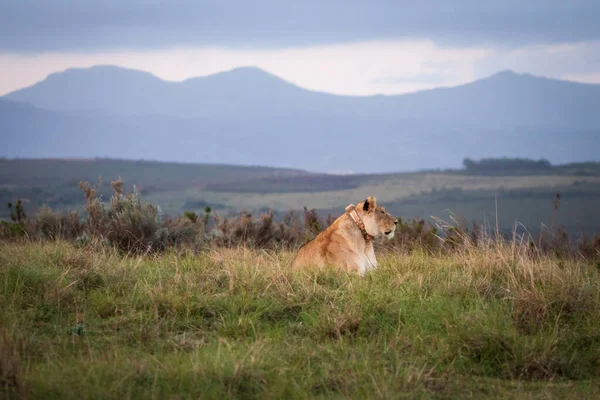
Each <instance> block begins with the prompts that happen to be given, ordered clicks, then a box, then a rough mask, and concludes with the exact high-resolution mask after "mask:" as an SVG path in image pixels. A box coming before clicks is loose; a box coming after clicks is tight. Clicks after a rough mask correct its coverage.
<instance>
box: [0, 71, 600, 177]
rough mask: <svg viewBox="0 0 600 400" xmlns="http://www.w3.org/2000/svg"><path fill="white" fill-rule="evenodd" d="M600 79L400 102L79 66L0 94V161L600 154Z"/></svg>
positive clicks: (323, 162) (496, 84)
mask: <svg viewBox="0 0 600 400" xmlns="http://www.w3.org/2000/svg"><path fill="white" fill-rule="evenodd" d="M598 110H600V85H587V84H579V83H573V82H566V81H558V80H552V79H546V78H540V77H535V76H532V75H527V74H516V73H514V72H510V71H505V72H501V73H498V74H496V75H493V76H491V77H488V78H486V79H482V80H479V81H476V82H473V83H470V84H466V85H462V86H457V87H453V88H444V89H433V90H427V91H422V92H417V93H411V94H405V95H398V96H364V97H358V96H336V95H331V94H325V93H318V92H313V91H309V90H305V89H302V88H300V87H298V86H295V85H293V84H291V83H288V82H286V81H284V80H281V79H279V78H277V77H275V76H273V75H271V74H268V73H266V72H264V71H261V70H259V69H257V68H239V69H236V70H233V71H229V72H224V73H220V74H216V75H212V76H208V77H202V78H193V79H189V80H186V81H184V82H178V83H175V82H167V81H163V80H161V79H158V78H156V77H154V76H153V75H151V74H148V73H145V72H139V71H133V70H127V69H122V68H118V67H111V66H99V67H93V68H88V69H70V70H67V71H65V72H61V73H56V74H52V75H50V76H48V78H46V79H45V80H44V81H42V82H40V83H37V84H35V85H33V86H31V87H28V88H25V89H21V90H18V91H16V92H13V93H10V94H8V95H6V96H5V97H4V98H0V138H1V139H2V146H0V156H8V157H13V156H20V157H59V156H60V157H95V156H100V157H121V158H135V159H138V158H144V159H155V160H164V161H190V162H221V163H232V164H253V165H274V166H285V167H292V168H302V169H307V170H312V171H315V170H316V171H325V172H327V171H355V172H384V171H399V170H414V169H422V168H436V167H439V168H447V167H457V166H459V165H460V162H461V160H462V159H463V158H464V157H471V158H481V157H498V156H508V157H530V158H541V157H545V158H548V159H549V160H550V161H552V162H555V163H565V162H571V161H584V160H599V159H600V155H599V154H598V152H597V151H596V150H595V149H598V148H600V113H599V112H598Z"/></svg>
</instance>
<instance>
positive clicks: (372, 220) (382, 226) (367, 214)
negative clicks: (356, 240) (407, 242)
mask: <svg viewBox="0 0 600 400" xmlns="http://www.w3.org/2000/svg"><path fill="white" fill-rule="evenodd" d="M355 209H356V211H357V213H358V215H359V216H360V218H361V219H362V220H363V222H364V224H365V227H366V229H367V232H368V233H369V234H370V235H373V236H379V235H384V236H385V237H387V238H388V239H391V238H393V237H394V231H395V230H396V225H397V224H398V221H397V220H396V218H394V217H393V216H392V215H391V214H390V213H389V212H387V210H386V209H385V208H384V207H382V206H380V205H378V204H377V201H376V200H375V197H372V196H369V197H368V198H367V199H366V200H365V201H361V202H360V203H358V204H357V205H356V208H355Z"/></svg>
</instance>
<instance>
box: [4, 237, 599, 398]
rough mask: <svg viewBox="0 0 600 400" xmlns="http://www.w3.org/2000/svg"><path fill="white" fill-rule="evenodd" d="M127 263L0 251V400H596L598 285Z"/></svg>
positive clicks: (422, 269)
mask: <svg viewBox="0 0 600 400" xmlns="http://www.w3.org/2000/svg"><path fill="white" fill-rule="evenodd" d="M292 257H293V254H292V253H290V252H286V251H280V252H266V251H259V250H249V249H245V248H239V249H218V248H215V249H207V250H205V251H200V252H192V251H189V250H172V251H171V252H168V253H165V254H162V255H151V256H150V255H147V256H124V255H121V254H119V253H117V252H116V251H115V250H111V249H108V248H103V247H100V248H96V249H92V248H87V247H86V248H76V247H74V246H72V245H70V244H68V243H66V242H62V241H55V242H49V243H45V244H42V243H18V242H17V243H10V244H6V243H5V244H2V243H0V304H2V308H1V309H0V395H1V394H4V395H5V396H6V397H8V398H18V397H27V398H44V399H49V398H83V399H85V398H90V399H92V398H102V399H108V398H198V397H202V398H282V397H286V398H294V399H295V398H348V397H352V398H398V397H402V398H405V397H410V398H413V397H416V398H468V397H473V398H482V397H485V398H521V397H527V398H553V397H558V398H564V397H578V398H597V397H598V396H599V395H600V380H599V376H600V333H599V332H600V279H599V278H600V271H599V269H598V265H596V264H594V263H592V262H586V261H581V260H571V259H569V260H567V259H556V258H551V257H545V256H539V255H537V254H532V253H530V252H529V250H528V249H526V248H524V247H519V246H517V245H507V244H487V245H482V246H481V247H479V248H474V247H469V248H465V249H463V250H461V251H459V252H456V253H453V254H450V255H431V254H427V253H424V252H419V251H415V252H413V253H411V254H400V253H394V252H387V253H382V254H380V255H379V256H378V258H379V261H380V268H379V269H378V270H376V271H375V272H373V273H372V274H370V275H368V276H367V277H365V278H360V277H358V276H355V275H353V274H347V273H342V272H335V271H330V270H324V271H294V270H291V268H290V263H291V259H292Z"/></svg>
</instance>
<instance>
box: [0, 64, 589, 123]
mask: <svg viewBox="0 0 600 400" xmlns="http://www.w3.org/2000/svg"><path fill="white" fill-rule="evenodd" d="M5 98H7V99H10V100H16V101H22V102H27V103H30V104H32V105H35V106H37V107H40V108H44V109H48V110H54V111H81V110H87V111H103V112H108V113H112V114H117V115H126V116H131V115H150V114H154V115H169V116H176V117H185V118H198V117H234V116H243V115H246V116H253V115H264V114H269V115H271V114H274V113H278V114H279V113H284V114H288V113H292V112H298V111H315V112H319V113H335V114H343V115H347V114H351V115H361V116H367V117H369V116H370V117H381V116H385V117H393V118H411V119H412V118H415V119H429V120H431V119H433V120H450V121H461V122H466V123H474V124H480V125H482V126H488V127H500V126H502V127H505V126H560V127H564V128H578V129H596V128H598V127H600V113H598V112H597V110H598V109H600V85H590V84H581V83H574V82H568V81H559V80H553V79H546V78H540V77H535V76H532V75H527V74H516V73H514V72H511V71H504V72H500V73H498V74H495V75H493V76H491V77H488V78H486V79H482V80H479V81H475V82H473V83H469V84H466V85H461V86H457V87H453V88H440V89H433V90H426V91H421V92H416V93H409V94H403V95H396V96H336V95H331V94H326V93H319V92H313V91H309V90H305V89H302V88H300V87H298V86H295V85H293V84H291V83H288V82H286V81H284V80H282V79H280V78H278V77H276V76H274V75H271V74H269V73H266V72H264V71H262V70H260V69H258V68H251V67H247V68H238V69H234V70H232V71H229V72H223V73H219V74H215V75H211V76H207V77H200V78H192V79H188V80H186V81H183V82H167V81H163V80H161V79H159V78H157V77H155V76H153V75H151V74H149V73H147V72H140V71H135V70H129V69H123V68H119V67H113V66H97V67H92V68H87V69H69V70H66V71H65V72H60V73H55V74H51V75H49V76H48V77H47V78H46V79H45V80H43V81H42V82H39V83H37V84H35V85H33V86H30V87H28V88H24V89H21V90H18V91H16V92H13V93H9V94H7V95H6V96H5Z"/></svg>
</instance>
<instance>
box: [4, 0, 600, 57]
mask: <svg viewBox="0 0 600 400" xmlns="http://www.w3.org/2000/svg"><path fill="white" fill-rule="evenodd" d="M598 20H600V2H598V1H596V0H569V1H564V0H530V1H527V2H523V1H516V0H503V1H495V2H489V1H480V0H456V1H447V2H439V1H434V0H422V1H413V0H378V1H372V0H328V1H321V0H302V1H295V0H294V1H292V0H289V1H286V0H256V1H247V0H215V1H206V0H170V1H165V0H103V1H95V0H52V1H48V0H14V1H13V0H10V1H4V2H3V4H2V9H1V12H0V51H2V50H3V51H11V52H39V51H47V50H53V51H56V50H60V51H73V50H90V49H104V50H106V49H115V48H121V49H159V48H165V47H172V46H184V47H199V46H201V47H205V46H220V47H223V46H227V47H234V48H247V47H262V48H264V47H271V48H284V47H290V46H311V45H324V44H332V43H353V42H358V41H374V40H387V39H408V40H412V39H431V40H434V41H435V42H436V43H440V44H451V45H458V44H460V45H469V46H475V45H477V46H480V45H489V44H510V45H512V46H514V45H516V44H518V45H523V44H532V43H557V42H561V43H563V42H577V41H589V40H597V39H600V27H599V26H600V24H598V23H597V22H598Z"/></svg>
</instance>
